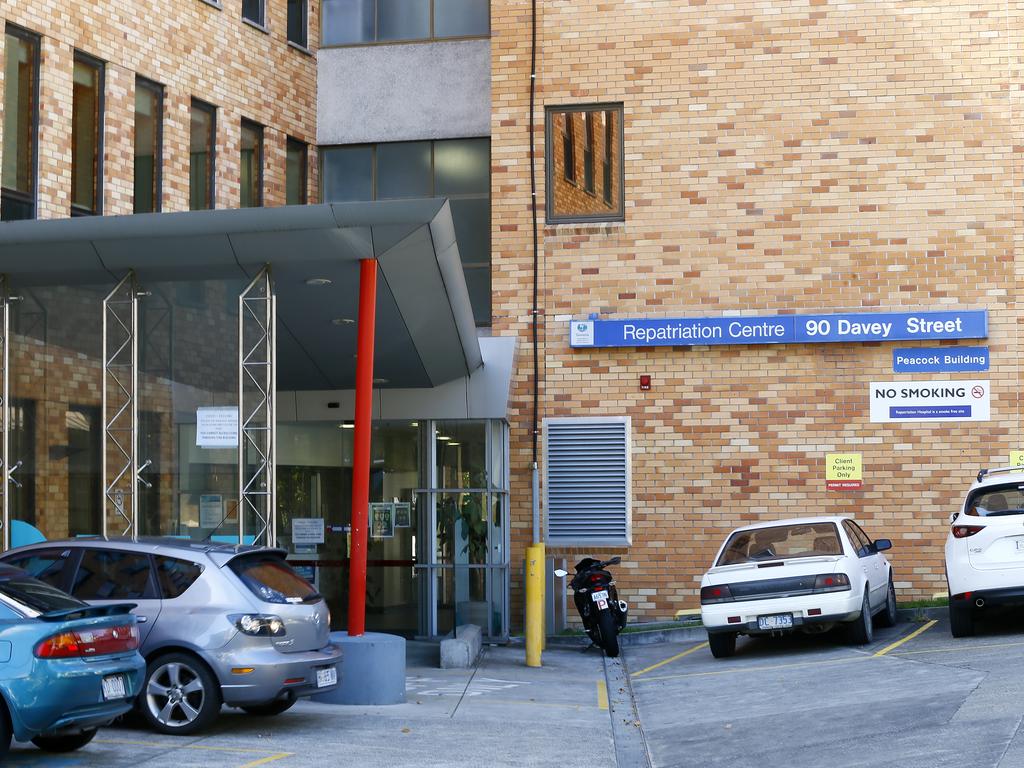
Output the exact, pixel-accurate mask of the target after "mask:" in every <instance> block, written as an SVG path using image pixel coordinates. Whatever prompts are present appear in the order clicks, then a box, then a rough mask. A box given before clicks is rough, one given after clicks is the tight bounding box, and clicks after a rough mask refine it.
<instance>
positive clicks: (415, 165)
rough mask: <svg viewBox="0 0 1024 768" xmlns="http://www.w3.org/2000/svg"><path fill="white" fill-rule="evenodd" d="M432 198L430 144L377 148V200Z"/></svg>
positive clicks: (419, 142) (427, 142)
mask: <svg viewBox="0 0 1024 768" xmlns="http://www.w3.org/2000/svg"><path fill="white" fill-rule="evenodd" d="M396 197H430V142H429V141H409V142H399V143H395V144H378V145H377V199H378V200H384V199H388V198H396Z"/></svg>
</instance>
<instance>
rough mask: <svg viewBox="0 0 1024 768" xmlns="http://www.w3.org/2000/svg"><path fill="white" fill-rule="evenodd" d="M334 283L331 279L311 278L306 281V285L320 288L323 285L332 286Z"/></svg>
mask: <svg viewBox="0 0 1024 768" xmlns="http://www.w3.org/2000/svg"><path fill="white" fill-rule="evenodd" d="M333 282H334V281H333V280H331V278H329V277H310V278H308V279H307V280H306V285H312V286H316V287H319V286H321V285H330V284H331V283H333Z"/></svg>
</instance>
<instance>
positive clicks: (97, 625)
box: [0, 565, 146, 762]
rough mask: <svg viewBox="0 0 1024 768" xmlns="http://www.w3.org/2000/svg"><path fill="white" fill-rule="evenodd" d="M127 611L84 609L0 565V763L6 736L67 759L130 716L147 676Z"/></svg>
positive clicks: (118, 608)
mask: <svg viewBox="0 0 1024 768" xmlns="http://www.w3.org/2000/svg"><path fill="white" fill-rule="evenodd" d="M133 607H134V606H133V605H132V604H128V603H126V604H121V605H105V606H90V605H88V604H86V603H83V602H82V601H81V600H78V599H76V598H73V597H71V596H70V595H68V594H67V593H65V592H62V591H61V590H59V589H56V588H55V587H51V586H50V585H49V584H46V583H44V582H42V581H39V580H38V579H34V578H32V577H31V576H29V575H28V574H27V573H25V572H24V571H23V570H21V569H20V568H14V567H12V566H9V565H0V762H2V759H3V756H4V755H6V754H7V751H8V749H9V748H10V745H11V736H12V735H13V736H14V738H16V739H17V740H18V741H29V740H31V741H32V742H33V743H34V744H35V745H36V746H37V747H39V748H40V749H44V750H47V751H49V752H70V751H72V750H75V749H78V748H79V747H82V746H85V745H86V744H88V743H89V742H90V741H91V740H92V737H93V736H95V735H96V729H97V728H99V727H100V726H103V725H107V724H108V723H110V722H111V721H112V720H113V719H114V718H115V717H117V716H118V715H121V714H123V713H124V712H127V711H128V710H129V709H131V706H132V701H133V700H134V698H135V696H136V695H137V694H138V692H139V688H140V686H141V685H142V676H143V673H144V672H145V669H146V664H145V662H144V661H143V659H142V657H141V656H140V655H139V652H138V647H139V631H138V628H137V627H136V626H135V617H134V616H133V615H132V614H131V613H129V611H130V610H131V608H133Z"/></svg>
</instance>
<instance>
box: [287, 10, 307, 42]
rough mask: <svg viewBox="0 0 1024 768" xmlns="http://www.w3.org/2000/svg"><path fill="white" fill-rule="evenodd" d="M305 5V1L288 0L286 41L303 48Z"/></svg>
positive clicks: (304, 40)
mask: <svg viewBox="0 0 1024 768" xmlns="http://www.w3.org/2000/svg"><path fill="white" fill-rule="evenodd" d="M306 3H307V0H288V39H289V40H290V41H291V42H293V43H295V44H296V45H301V46H302V47H303V48H305V47H306V26H307V24H306Z"/></svg>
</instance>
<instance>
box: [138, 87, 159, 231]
mask: <svg viewBox="0 0 1024 768" xmlns="http://www.w3.org/2000/svg"><path fill="white" fill-rule="evenodd" d="M161 91H162V89H161V88H160V86H158V85H155V84H153V83H147V82H144V81H142V80H136V83H135V203H134V211H135V213H149V212H152V211H157V210H159V207H160V190H159V158H160V125H161V122H162V119H161V95H162V94H161Z"/></svg>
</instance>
